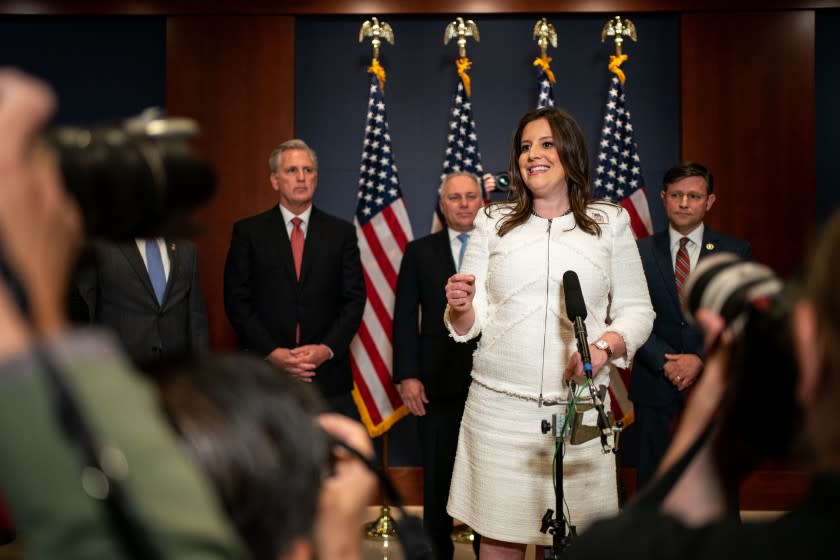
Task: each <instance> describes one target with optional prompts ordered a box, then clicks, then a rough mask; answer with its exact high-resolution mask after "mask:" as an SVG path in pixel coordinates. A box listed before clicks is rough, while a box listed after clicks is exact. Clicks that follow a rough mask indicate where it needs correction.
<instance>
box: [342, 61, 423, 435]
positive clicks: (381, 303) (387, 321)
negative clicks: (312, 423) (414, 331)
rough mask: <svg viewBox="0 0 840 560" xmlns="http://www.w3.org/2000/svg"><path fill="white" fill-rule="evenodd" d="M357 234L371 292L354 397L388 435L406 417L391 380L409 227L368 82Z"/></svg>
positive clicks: (354, 355) (354, 362)
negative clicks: (397, 294)
mask: <svg viewBox="0 0 840 560" xmlns="http://www.w3.org/2000/svg"><path fill="white" fill-rule="evenodd" d="M363 146H364V147H363V148H362V165H361V167H360V169H359V193H358V204H357V206H356V218H355V219H354V223H355V225H356V233H357V234H358V237H359V250H360V252H361V256H362V271H363V273H364V277H365V287H366V288H367V305H366V306H365V312H364V315H363V316H362V324H361V326H360V327H359V332H358V333H357V334H356V337H355V338H354V339H353V342H352V343H351V344H350V362H351V366H352V368H353V381H354V385H355V386H354V388H353V398H354V399H355V401H356V406H357V407H358V408H359V414H360V415H361V417H362V422H363V423H364V425H365V426H366V427H367V429H368V433H369V434H370V435H371V437H375V436H378V435H381V434H383V433H385V432H387V431H388V430H389V429H390V428H391V426H392V425H393V424H394V423H395V422H396V421H397V420H399V419H400V418H402V417H403V416H405V415H406V414H407V413H408V409H407V408H406V406H405V405H404V404H403V402H402V398H401V397H400V395H399V393H398V392H397V388H396V387H395V386H394V383H393V381H392V379H391V363H392V359H391V355H392V348H391V322H392V319H393V316H394V292H395V290H396V286H397V272H398V271H399V269H400V261H402V256H403V252H404V251H405V246H406V244H407V243H408V242H409V241H411V239H412V237H413V236H412V233H411V223H410V222H409V220H408V213H407V212H406V209H405V203H404V202H403V198H402V191H401V190H400V180H399V177H398V175H397V166H396V164H395V163H394V154H393V152H392V150H391V136H390V134H389V132H388V120H387V118H386V115H385V100H384V97H383V95H382V88H381V87H380V85H379V81H378V79H377V77H376V76H375V75H374V74H371V78H370V98H369V101H368V111H367V123H366V125H365V140H364V144H363Z"/></svg>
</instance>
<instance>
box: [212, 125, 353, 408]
mask: <svg viewBox="0 0 840 560" xmlns="http://www.w3.org/2000/svg"><path fill="white" fill-rule="evenodd" d="M269 167H270V169H271V175H270V176H269V181H270V183H271V188H272V189H273V190H274V191H276V192H277V196H278V201H279V204H277V205H276V206H274V207H273V208H271V209H269V210H267V211H265V212H263V213H261V214H257V215H256V216H252V217H250V218H245V219H244V220H240V221H239V222H237V223H236V224H234V226H233V235H232V237H231V242H230V249H229V251H228V255H227V261H226V263H225V289H224V292H225V312H226V313H227V316H228V319H229V320H230V322H231V324H232V325H233V327H234V329H235V330H236V333H237V335H238V338H239V345H240V347H242V348H243V349H245V350H248V351H251V352H255V353H258V354H260V355H262V356H264V357H265V359H267V360H268V361H270V362H272V363H274V364H276V365H277V366H278V367H280V368H281V369H283V370H284V371H286V372H287V373H288V374H290V375H295V376H297V377H298V378H299V379H300V380H301V381H304V382H314V383H315V384H316V385H317V386H318V388H319V389H320V390H321V393H322V394H323V396H324V397H325V398H326V399H327V401H328V402H329V404H330V405H331V406H332V407H333V409H334V410H335V411H337V412H341V413H343V414H347V415H349V416H354V417H355V416H357V412H356V411H355V405H354V404H353V399H352V396H351V391H352V389H353V375H352V372H351V370H350V357H349V347H350V341H351V340H352V339H353V336H355V334H356V330H357V329H358V328H359V323H360V322H361V319H362V313H363V311H364V307H365V285H364V279H363V276H362V265H361V260H360V258H359V247H358V243H357V238H356V230H355V228H354V227H353V225H352V224H350V223H349V222H346V221H344V220H341V219H339V218H336V217H335V216H331V215H330V214H327V213H325V212H322V211H321V210H319V209H318V208H316V207H314V206H313V205H312V198H313V196H314V194H315V189H316V187H317V185H318V157H317V155H316V154H315V152H314V150H312V149H311V148H310V147H309V146H308V145H307V144H306V143H305V142H303V141H302V140H298V139H294V140H289V141H287V142H284V143H283V144H280V145H279V146H278V147H277V148H275V150H274V151H273V152H272V153H271V156H270V158H269Z"/></svg>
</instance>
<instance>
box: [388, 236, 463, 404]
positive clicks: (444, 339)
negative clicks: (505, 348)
mask: <svg viewBox="0 0 840 560" xmlns="http://www.w3.org/2000/svg"><path fill="white" fill-rule="evenodd" d="M453 274H455V262H454V261H453V260H452V249H451V248H450V242H449V233H448V230H447V229H443V230H441V231H439V232H437V233H433V234H431V235H427V236H425V237H421V238H420V239H417V240H415V241H412V242H411V243H409V244H408V245H407V246H406V248H405V254H404V255H403V259H402V265H400V275H399V277H398V279H397V295H396V303H395V305H394V328H393V334H394V382H395V383H399V382H400V381H402V380H403V379H409V378H416V379H419V380H420V381H422V382H423V386H424V388H425V390H426V396H427V397H428V399H429V401H430V402H431V403H434V402H435V401H436V400H444V399H459V400H461V401H463V400H464V399H465V398H466V395H467V389H468V388H469V385H470V379H471V378H470V373H471V370H472V354H473V351H474V350H475V347H476V342H475V341H471V342H469V343H467V344H462V343H458V342H455V341H454V340H452V338H451V337H450V336H449V331H448V330H446V327H445V326H444V324H443V312H444V310H445V309H446V293H445V291H444V287H445V286H446V281H447V280H448V279H449V277H450V276H452V275H453Z"/></svg>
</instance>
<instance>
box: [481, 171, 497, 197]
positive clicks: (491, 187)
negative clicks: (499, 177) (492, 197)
mask: <svg viewBox="0 0 840 560" xmlns="http://www.w3.org/2000/svg"><path fill="white" fill-rule="evenodd" d="M481 184H482V185H483V186H484V192H486V193H487V194H490V193H491V192H493V191H495V190H496V176H495V175H493V174H492V173H485V174H484V175H482V176H481Z"/></svg>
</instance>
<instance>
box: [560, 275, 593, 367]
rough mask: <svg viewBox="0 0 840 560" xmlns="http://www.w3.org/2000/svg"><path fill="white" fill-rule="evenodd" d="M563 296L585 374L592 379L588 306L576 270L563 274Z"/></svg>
mask: <svg viewBox="0 0 840 560" xmlns="http://www.w3.org/2000/svg"><path fill="white" fill-rule="evenodd" d="M563 295H564V296H565V298H566V316H567V317H568V318H569V321H571V322H572V323H573V324H574V326H575V338H576V339H577V346H578V352H580V358H581V360H582V361H583V372H584V374H586V377H588V378H591V377H592V358H591V357H590V355H589V341H588V340H587V335H586V324H585V323H584V322H583V320H584V319H586V304H585V303H584V302H583V291H582V290H581V289H580V280H579V279H578V275H577V273H576V272H575V271H574V270H567V271H566V272H565V273H564V274H563Z"/></svg>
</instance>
